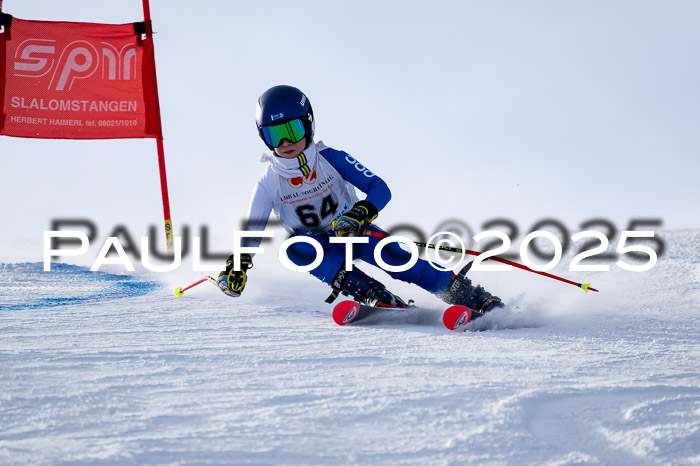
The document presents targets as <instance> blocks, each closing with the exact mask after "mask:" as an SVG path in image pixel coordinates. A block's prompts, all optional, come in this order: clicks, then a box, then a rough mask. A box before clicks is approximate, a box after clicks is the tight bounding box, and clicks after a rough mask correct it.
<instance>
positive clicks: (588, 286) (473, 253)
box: [367, 231, 598, 293]
mask: <svg viewBox="0 0 700 466" xmlns="http://www.w3.org/2000/svg"><path fill="white" fill-rule="evenodd" d="M367 234H368V235H370V236H376V237H378V238H386V237H387V236H389V235H386V234H383V233H378V232H375V231H368V232H367ZM414 244H415V245H416V246H418V247H419V248H430V249H440V250H443V251H448V252H456V253H459V254H469V255H471V256H480V255H481V254H483V253H481V252H478V251H470V250H468V249H459V248H452V247H449V246H439V247H438V246H436V245H435V244H426V243H418V242H414ZM486 260H492V261H495V262H501V263H503V264H508V265H512V266H513V267H517V268H519V269H522V270H527V271H528V272H532V273H536V274H538V275H542V276H544V277H548V278H553V279H555V280H559V281H560V282H564V283H568V284H570V285H574V286H577V287H579V288H581V289H582V290H583V291H585V292H586V293H588V292H589V291H595V292H598V290H596V289H595V288H593V287H592V286H591V284H590V283H576V282H574V281H571V280H567V279H566V278H562V277H557V276H556V275H552V274H551V273H547V272H540V271H537V270H532V269H531V268H530V267H527V266H525V265H522V264H518V263H517V262H513V261H509V260H507V259H501V258H500V257H494V256H492V257H489V258H487V259H486Z"/></svg>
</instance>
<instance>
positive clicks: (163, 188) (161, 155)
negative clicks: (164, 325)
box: [0, 0, 175, 255]
mask: <svg viewBox="0 0 700 466" xmlns="http://www.w3.org/2000/svg"><path fill="white" fill-rule="evenodd" d="M0 1H1V0H0ZM143 20H144V23H145V25H146V36H147V37H148V38H149V39H152V38H153V26H152V22H151V6H150V4H149V3H148V0H143ZM153 61H154V63H153V86H154V90H155V102H156V109H155V114H156V117H157V119H158V136H157V137H156V147H157V151H158V171H159V173H160V192H161V195H162V198H163V219H164V227H165V244H166V248H167V251H168V254H170V255H172V254H173V253H174V250H175V247H174V244H173V222H172V219H171V217H170V199H169V196H168V178H167V176H166V172H165V148H164V147H163V128H162V124H161V118H160V101H159V98H158V79H157V78H156V66H155V57H154V58H153Z"/></svg>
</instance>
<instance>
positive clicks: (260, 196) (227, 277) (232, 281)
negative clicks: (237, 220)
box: [216, 178, 272, 298]
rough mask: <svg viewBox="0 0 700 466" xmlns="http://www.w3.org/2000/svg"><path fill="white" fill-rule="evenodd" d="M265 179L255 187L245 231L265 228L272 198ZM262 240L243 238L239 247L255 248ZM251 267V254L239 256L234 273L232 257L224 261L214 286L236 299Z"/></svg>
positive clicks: (243, 286) (270, 210) (241, 290)
mask: <svg viewBox="0 0 700 466" xmlns="http://www.w3.org/2000/svg"><path fill="white" fill-rule="evenodd" d="M264 181H265V178H263V179H262V180H260V181H259V182H258V184H257V185H256V186H255V190H254V191H253V196H252V198H251V200H250V206H249V207H248V220H247V221H246V224H245V227H244V229H245V230H246V231H263V230H264V229H265V227H266V226H267V221H268V219H269V218H270V212H272V198H271V197H270V195H269V190H267V189H266V188H265V183H264ZM261 241H262V238H243V239H242V240H241V246H243V247H257V246H259V245H260V242H261ZM251 267H253V256H252V255H251V254H241V269H240V270H238V271H236V270H235V268H234V267H233V255H231V256H229V258H228V259H227V260H226V268H225V269H224V270H223V271H221V273H219V277H218V279H217V281H216V284H217V285H218V286H219V288H220V289H221V291H222V292H223V293H224V294H226V295H228V296H231V297H233V298H237V297H238V296H240V295H241V293H242V292H243V289H244V288H245V285H246V283H247V281H248V272H247V271H248V269H249V268H251Z"/></svg>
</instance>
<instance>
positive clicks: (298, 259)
mask: <svg viewBox="0 0 700 466" xmlns="http://www.w3.org/2000/svg"><path fill="white" fill-rule="evenodd" d="M298 236H306V237H308V238H311V239H312V240H315V241H317V242H318V244H319V245H320V246H321V249H322V250H323V260H322V261H321V263H320V264H319V265H318V266H317V267H316V268H315V269H313V270H311V271H310V272H309V273H310V274H311V275H313V276H314V277H316V278H318V279H319V280H321V281H322V282H324V283H331V282H332V281H333V279H334V278H335V276H336V274H337V273H338V269H340V267H341V266H342V265H343V261H344V258H345V252H344V251H343V250H342V249H341V248H340V246H342V245H338V244H333V243H330V242H329V241H328V234H327V233H326V234H323V235H318V236H310V235H304V234H302V233H295V234H294V235H292V237H298ZM316 255H317V253H316V248H314V247H313V246H312V245H311V244H309V243H306V242H301V241H300V242H297V243H294V244H292V245H291V246H289V247H288V248H287V257H289V260H291V261H292V262H293V263H294V264H295V265H298V266H304V265H309V264H310V263H312V262H313V261H314V260H316Z"/></svg>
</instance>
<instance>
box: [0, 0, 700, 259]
mask: <svg viewBox="0 0 700 466" xmlns="http://www.w3.org/2000/svg"><path fill="white" fill-rule="evenodd" d="M3 9H4V11H5V12H7V13H10V14H13V15H15V16H17V17H20V18H23V19H45V20H70V21H90V22H111V23H125V22H132V21H136V20H139V19H140V18H141V17H142V11H141V2H140V1H139V0H129V1H127V0H122V1H119V2H116V1H114V2H93V1H88V0H66V1H62V2H60V3H59V2H53V1H48V0H21V1H19V0H5V1H4V3H3ZM151 10H152V15H153V19H154V29H155V31H156V32H157V34H156V36H155V37H156V38H155V40H156V43H155V46H156V63H157V70H158V79H159V87H160V98H161V106H162V111H163V127H164V132H165V149H166V161H167V167H168V179H169V184H170V198H171V204H172V216H173V221H174V224H175V227H176V234H177V233H178V230H177V229H178V227H179V226H182V225H185V224H187V225H190V226H192V227H193V228H195V229H197V228H199V226H200V225H208V226H209V227H210V229H211V231H213V232H214V233H215V234H216V235H217V236H221V237H223V238H225V239H226V240H227V241H228V238H230V232H231V231H232V230H233V229H235V228H238V227H239V221H240V218H241V217H242V216H243V215H244V214H245V212H246V210H247V206H248V202H249V197H250V193H251V191H252V188H253V186H254V184H255V182H256V181H257V179H258V178H259V177H260V175H261V174H262V171H263V165H262V164H260V163H259V157H260V155H261V153H262V152H263V151H265V150H266V148H265V146H264V145H263V143H262V142H261V141H260V140H259V138H258V136H257V133H256V130H255V127H254V110H255V102H256V99H257V97H258V96H259V95H260V94H261V93H262V92H263V91H265V90H266V89H267V88H269V87H271V86H273V85H277V84H291V85H294V86H297V87H299V88H301V89H302V90H304V91H305V92H306V94H307V95H308V96H309V98H310V100H311V103H312V105H313V107H314V111H315V114H316V120H317V126H316V134H317V140H319V139H320V140H323V141H324V142H325V143H326V144H327V145H329V146H331V147H334V148H337V149H342V150H346V151H347V152H349V153H351V154H352V155H353V156H354V157H356V158H357V159H359V160H360V161H361V162H362V163H364V164H365V165H366V166H368V167H369V168H370V169H371V170H372V171H374V172H376V173H377V174H379V175H380V176H382V177H383V178H384V179H385V180H386V181H387V182H388V184H389V186H390V187H391V189H392V192H393V200H392V201H391V203H390V204H389V206H388V207H387V208H386V209H385V210H384V211H383V212H382V213H381V214H380V217H379V219H378V220H377V222H378V223H379V224H380V225H382V226H384V227H390V226H392V225H394V224H398V223H406V222H408V223H413V224H416V225H418V226H420V227H421V228H422V229H424V230H425V231H426V232H431V231H432V229H433V228H434V227H435V226H436V225H437V224H438V223H440V222H441V221H442V220H445V219H447V218H454V217H457V218H460V219H462V220H463V221H465V222H467V224H468V225H469V226H470V227H471V228H472V229H473V230H474V231H475V232H477V231H480V230H481V227H482V225H483V224H484V223H485V222H487V221H489V220H491V219H494V218H508V219H512V220H513V221H514V222H515V223H516V224H517V225H518V226H519V228H520V230H521V232H523V233H524V232H526V231H529V228H530V227H531V226H532V224H533V223H535V222H536V221H537V220H539V219H542V218H556V219H559V220H560V221H562V222H563V223H564V224H565V225H566V226H567V228H568V229H569V230H571V231H572V232H573V231H575V230H577V229H578V228H579V226H580V224H581V223H582V222H585V221H587V220H590V219H592V218H605V219H608V220H610V221H611V222H613V223H614V224H615V225H617V226H618V228H619V229H625V228H626V227H627V224H628V222H629V221H630V220H631V219H633V218H658V219H662V220H663V225H664V227H666V228H698V227H700V215H699V214H698V213H697V207H696V206H695V204H696V203H697V200H698V199H700V188H698V183H697V177H698V174H699V173H700V170H698V168H699V164H698V161H697V155H698V154H700V132H699V131H698V128H699V127H700V87H699V86H698V83H699V82H700V64H699V62H698V60H697V56H698V50H700V30H699V29H698V28H697V24H696V20H697V18H698V17H699V16H700V4H698V3H697V2H691V1H674V2H660V1H658V2H649V1H641V2H640V1H614V2H603V1H592V2H591V1H586V2H584V1H577V2H554V1H548V2H545V1H525V2H508V1H498V2H486V1H483V2H457V1H450V2H448V1H438V2H417V1H415V2H414V1H409V2H398V1H388V2H387V1H382V2H374V1H372V2H370V1H354V2H322V1H317V2H305V1H301V2H280V1H267V2H224V1H213V0H203V1H202V2H199V3H198V4H196V5H195V4H194V3H193V2H184V1H175V0H167V1H166V0H151ZM155 154H156V152H155V142H154V141H152V140H118V141H50V140H23V139H16V138H7V137H2V138H0V164H1V165H0V167H1V169H0V196H2V199H3V211H4V212H3V217H4V220H3V222H2V223H3V228H2V233H0V235H1V236H0V240H2V241H3V242H4V243H5V244H8V245H10V244H21V245H22V247H27V248H29V249H31V247H32V246H31V245H33V244H36V241H40V238H41V234H42V232H43V230H46V229H48V227H49V223H50V220H51V219H53V218H67V217H70V218H90V219H92V220H93V221H95V222H97V224H98V227H99V229H100V232H99V233H100V235H106V233H107V232H108V231H110V230H111V229H113V228H114V226H115V225H118V224H126V225H128V226H129V228H131V229H132V231H133V232H134V235H136V236H138V235H141V234H145V232H146V231H147V228H148V226H149V225H158V226H159V225H160V224H161V223H162V213H161V204H160V194H159V185H158V171H157V162H156V155H155ZM37 247H38V248H39V249H37V253H40V247H41V243H40V242H39V243H38V246H37ZM4 254H5V251H0V259H2V256H3V255H4Z"/></svg>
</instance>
